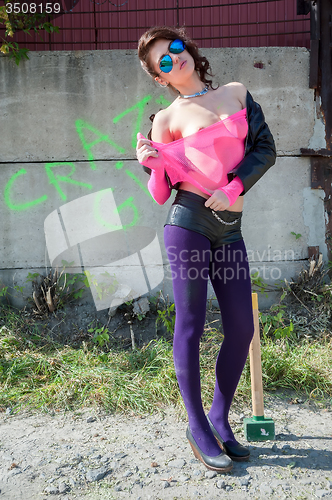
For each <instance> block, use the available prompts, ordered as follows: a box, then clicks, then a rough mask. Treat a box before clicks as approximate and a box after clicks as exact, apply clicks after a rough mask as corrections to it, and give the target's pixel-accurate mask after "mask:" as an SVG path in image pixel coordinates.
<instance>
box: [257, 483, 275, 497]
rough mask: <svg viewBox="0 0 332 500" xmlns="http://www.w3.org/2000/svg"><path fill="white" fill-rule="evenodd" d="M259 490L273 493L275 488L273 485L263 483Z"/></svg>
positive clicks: (267, 493) (266, 493) (268, 493)
mask: <svg viewBox="0 0 332 500" xmlns="http://www.w3.org/2000/svg"><path fill="white" fill-rule="evenodd" d="M259 490H260V492H261V493H262V495H272V494H273V491H274V490H273V488H271V486H269V485H268V484H266V483H262V484H261V485H260V487H259Z"/></svg>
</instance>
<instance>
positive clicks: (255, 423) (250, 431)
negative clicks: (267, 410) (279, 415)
mask: <svg viewBox="0 0 332 500" xmlns="http://www.w3.org/2000/svg"><path fill="white" fill-rule="evenodd" d="M243 422H244V435H245V438H246V440H247V441H268V440H273V439H275V429H274V422H273V420H272V418H265V417H252V418H245V419H244V420H243Z"/></svg>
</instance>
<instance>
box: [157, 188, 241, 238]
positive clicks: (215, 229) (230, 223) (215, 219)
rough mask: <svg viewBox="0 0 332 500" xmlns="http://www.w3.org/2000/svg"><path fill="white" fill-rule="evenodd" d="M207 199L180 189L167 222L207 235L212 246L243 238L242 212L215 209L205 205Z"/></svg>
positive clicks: (166, 223) (167, 223)
mask: <svg viewBox="0 0 332 500" xmlns="http://www.w3.org/2000/svg"><path fill="white" fill-rule="evenodd" d="M205 202H206V199H205V198H203V196H199V195H198V194H196V193H192V192H190V191H184V190H183V189H179V191H178V193H177V195H176V197H175V200H174V203H173V204H172V206H171V208H170V210H169V212H168V216H167V219H166V222H165V226H166V225H170V226H180V227H183V228H184V229H189V230H190V231H195V232H196V233H200V234H202V235H203V236H206V237H207V238H208V239H209V240H210V242H211V248H218V247H220V246H222V245H228V244H230V243H234V242H235V241H240V240H242V239H243V237H242V233H241V218H242V212H231V211H230V210H220V211H214V210H212V209H211V208H208V207H206V206H205Z"/></svg>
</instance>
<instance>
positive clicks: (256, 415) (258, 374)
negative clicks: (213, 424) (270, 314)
mask: <svg viewBox="0 0 332 500" xmlns="http://www.w3.org/2000/svg"><path fill="white" fill-rule="evenodd" d="M252 309H253V315H254V336H253V339H252V341H251V344H250V348H249V356H250V376H251V394H252V409H253V416H252V418H245V419H244V420H243V422H244V435H245V438H246V440H247V441H267V440H269V439H274V438H275V430H274V422H273V420H272V419H271V418H265V417H264V403H263V382H262V364H261V348H260V338H259V317H258V298H257V293H253V294H252Z"/></svg>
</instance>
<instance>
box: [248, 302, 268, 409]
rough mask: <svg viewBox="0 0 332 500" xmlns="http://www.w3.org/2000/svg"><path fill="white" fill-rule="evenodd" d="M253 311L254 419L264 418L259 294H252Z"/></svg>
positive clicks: (251, 349)
mask: <svg viewBox="0 0 332 500" xmlns="http://www.w3.org/2000/svg"><path fill="white" fill-rule="evenodd" d="M252 309H253V315H254V336H253V339H252V341H251V344H250V348H249V355H250V376H251V395H252V410H253V415H254V417H263V416H264V402H263V381H262V363H261V347H260V336H259V316H258V297H257V293H252Z"/></svg>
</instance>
